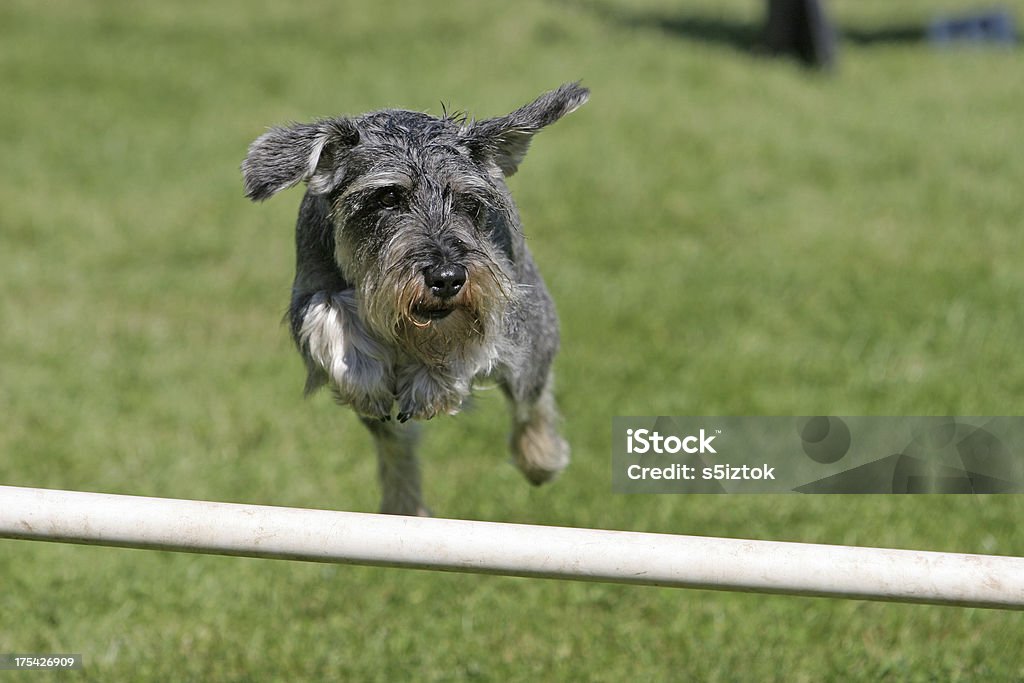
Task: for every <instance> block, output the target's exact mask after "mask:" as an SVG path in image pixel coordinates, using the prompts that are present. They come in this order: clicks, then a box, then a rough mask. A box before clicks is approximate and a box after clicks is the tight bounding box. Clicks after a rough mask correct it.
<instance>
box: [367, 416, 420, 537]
mask: <svg viewBox="0 0 1024 683" xmlns="http://www.w3.org/2000/svg"><path fill="white" fill-rule="evenodd" d="M363 424H365V425H366V427H367V428H368V429H369V430H370V433H371V434H373V440H374V442H375V443H376V446H377V476H378V479H379V481H380V488H381V502H380V511H381V512H383V513H385V514H389V515H410V516H419V517H429V516H430V511H429V510H428V509H427V507H426V505H424V504H423V491H422V488H421V484H420V466H419V461H418V460H417V458H416V444H417V442H418V441H419V425H418V424H415V423H412V422H409V423H406V424H398V423H395V422H392V421H388V422H383V421H381V420H378V419H374V418H363Z"/></svg>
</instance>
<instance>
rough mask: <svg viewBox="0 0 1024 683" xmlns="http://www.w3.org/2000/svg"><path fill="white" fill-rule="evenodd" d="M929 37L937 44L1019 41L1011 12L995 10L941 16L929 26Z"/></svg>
mask: <svg viewBox="0 0 1024 683" xmlns="http://www.w3.org/2000/svg"><path fill="white" fill-rule="evenodd" d="M928 39H929V40H931V41H932V42H933V43H936V44H940V45H941V44H947V43H958V42H964V43H1004V44H1013V43H1016V42H1017V31H1016V29H1015V28H1014V25H1013V17H1012V16H1011V15H1010V13H1009V12H1006V11H1002V10H993V11H988V12H982V13H978V14H968V15H961V16H957V17H939V18H937V19H935V20H934V21H932V23H931V25H930V26H929V27H928Z"/></svg>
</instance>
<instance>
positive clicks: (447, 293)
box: [423, 263, 466, 299]
mask: <svg viewBox="0 0 1024 683" xmlns="http://www.w3.org/2000/svg"><path fill="white" fill-rule="evenodd" d="M423 277H424V278H425V279H426V281H427V287H430V292H431V293H432V294H433V295H434V296H436V297H438V298H441V299H451V298H452V297H453V296H455V295H456V294H458V293H459V290H460V289H462V286H463V285H464V284H466V269H465V268H463V267H462V266H460V265H456V264H451V263H446V264H444V265H440V266H434V267H433V268H428V269H427V270H426V272H425V273H424V274H423Z"/></svg>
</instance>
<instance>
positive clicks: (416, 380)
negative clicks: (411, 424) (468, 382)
mask: <svg viewBox="0 0 1024 683" xmlns="http://www.w3.org/2000/svg"><path fill="white" fill-rule="evenodd" d="M396 382H397V388H398V391H397V396H396V398H397V400H398V416H397V417H398V421H399V422H405V421H407V420H429V419H431V418H432V417H434V416H436V415H441V414H448V415H455V414H456V413H458V412H459V409H460V408H462V401H463V400H464V399H465V398H466V396H467V395H468V394H469V387H468V386H465V385H464V383H460V382H454V381H452V380H451V379H450V378H448V377H445V376H444V375H442V374H440V373H438V372H436V371H432V370H430V369H428V368H426V367H424V366H406V367H403V368H401V369H400V370H399V371H398V373H397V378H396Z"/></svg>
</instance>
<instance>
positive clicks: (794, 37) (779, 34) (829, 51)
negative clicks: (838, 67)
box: [764, 0, 837, 69]
mask: <svg viewBox="0 0 1024 683" xmlns="http://www.w3.org/2000/svg"><path fill="white" fill-rule="evenodd" d="M764 40H765V47H766V49H767V50H768V52H769V53H770V54H775V55H792V56H794V57H796V58H798V59H799V60H800V61H801V62H803V63H804V64H806V65H808V66H812V67H816V68H822V69H827V68H830V67H832V66H834V64H835V61H836V42H837V41H836V30H835V27H834V26H833V25H832V22H831V21H829V18H828V15H827V14H826V13H825V7H824V5H823V4H822V2H821V1H820V0H768V20H767V22H766V23H765V36H764Z"/></svg>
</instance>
